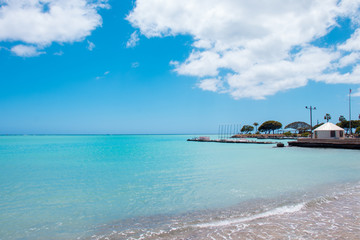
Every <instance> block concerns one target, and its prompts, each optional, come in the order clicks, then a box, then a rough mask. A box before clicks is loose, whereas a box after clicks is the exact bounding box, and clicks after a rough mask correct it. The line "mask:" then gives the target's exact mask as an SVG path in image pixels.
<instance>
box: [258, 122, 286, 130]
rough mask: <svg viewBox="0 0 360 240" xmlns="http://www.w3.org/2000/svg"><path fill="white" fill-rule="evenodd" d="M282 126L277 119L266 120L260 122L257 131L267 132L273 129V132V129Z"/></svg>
mask: <svg viewBox="0 0 360 240" xmlns="http://www.w3.org/2000/svg"><path fill="white" fill-rule="evenodd" d="M280 128H282V124H281V123H280V122H278V121H273V120H270V121H266V122H264V123H263V124H261V126H260V127H259V131H260V132H268V133H270V132H271V131H273V133H274V132H275V130H277V129H280Z"/></svg>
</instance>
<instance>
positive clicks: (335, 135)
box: [314, 122, 345, 139]
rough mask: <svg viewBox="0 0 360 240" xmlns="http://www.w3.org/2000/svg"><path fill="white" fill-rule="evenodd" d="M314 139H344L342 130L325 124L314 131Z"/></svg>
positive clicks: (333, 125)
mask: <svg viewBox="0 0 360 240" xmlns="http://www.w3.org/2000/svg"><path fill="white" fill-rule="evenodd" d="M314 136H315V138H316V139H339V138H344V136H345V134H344V129H342V128H341V127H339V126H336V125H335V124H333V123H330V122H327V123H324V124H323V125H321V126H320V127H318V128H316V129H315V130H314Z"/></svg>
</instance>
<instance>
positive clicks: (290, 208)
mask: <svg viewBox="0 0 360 240" xmlns="http://www.w3.org/2000/svg"><path fill="white" fill-rule="evenodd" d="M305 206H306V203H300V204H297V205H292V206H283V207H278V208H275V209H272V210H270V211H266V212H263V213H259V214H255V215H253V216H248V217H242V218H237V219H230V220H222V221H217V222H212V223H202V224H197V225H195V226H196V227H200V228H208V227H221V226H228V225H232V224H238V223H243V222H250V221H253V220H256V219H260V218H266V217H271V216H276V215H283V214H287V213H295V212H298V211H300V210H301V209H303V208H304V207H305Z"/></svg>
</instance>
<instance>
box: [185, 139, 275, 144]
mask: <svg viewBox="0 0 360 240" xmlns="http://www.w3.org/2000/svg"><path fill="white" fill-rule="evenodd" d="M187 141H193V142H217V143H252V144H277V142H270V141H268V142H265V141H251V140H247V139H216V140H210V139H200V138H192V139H188V140H187Z"/></svg>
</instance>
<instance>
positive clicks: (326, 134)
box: [314, 130, 345, 139]
mask: <svg viewBox="0 0 360 240" xmlns="http://www.w3.org/2000/svg"><path fill="white" fill-rule="evenodd" d="M340 132H343V134H342V137H340ZM344 136H345V134H344V131H340V130H336V131H335V137H331V131H315V133H314V137H315V138H316V139H336V138H344Z"/></svg>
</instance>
